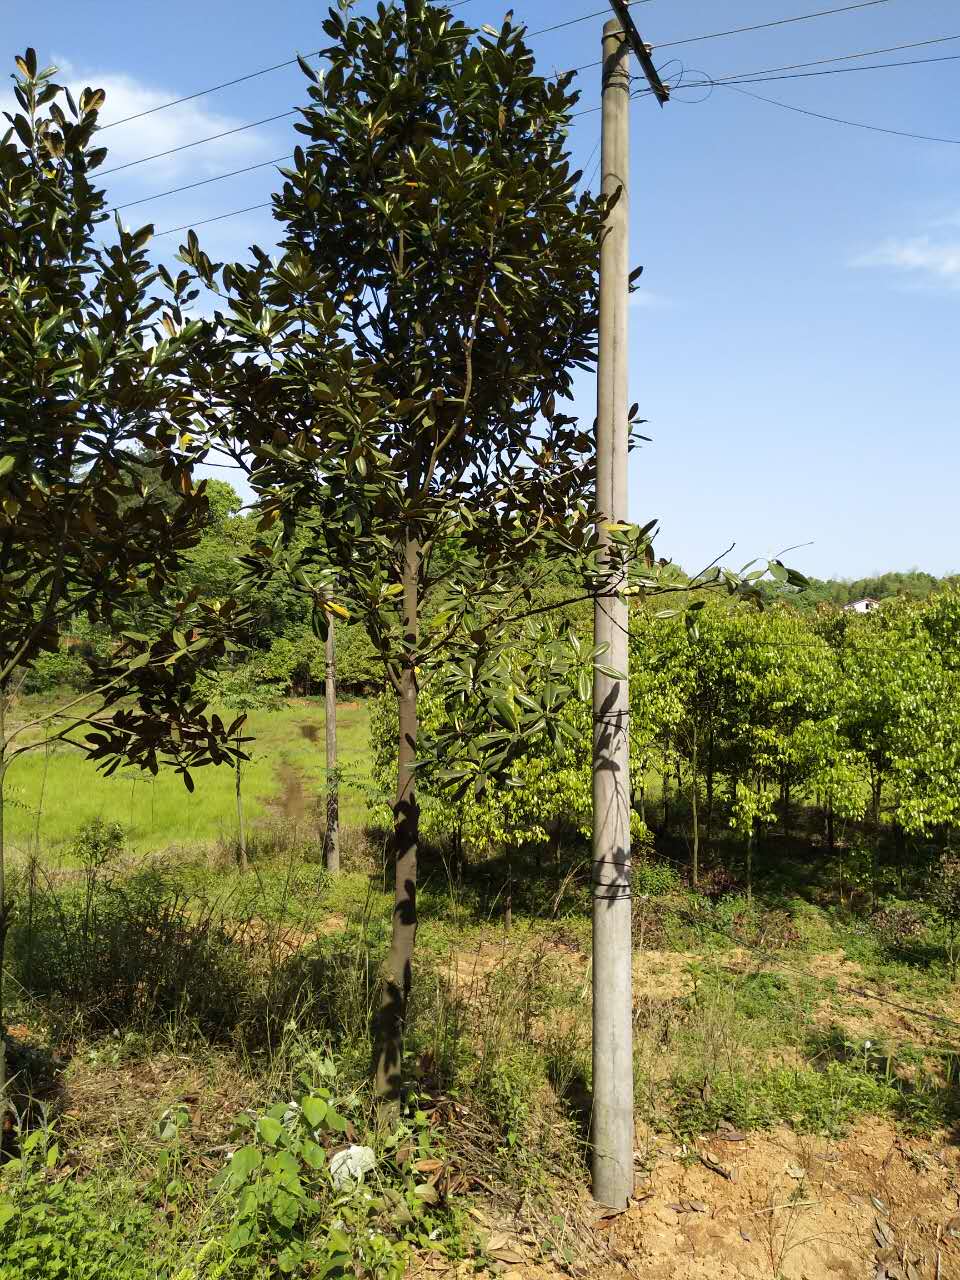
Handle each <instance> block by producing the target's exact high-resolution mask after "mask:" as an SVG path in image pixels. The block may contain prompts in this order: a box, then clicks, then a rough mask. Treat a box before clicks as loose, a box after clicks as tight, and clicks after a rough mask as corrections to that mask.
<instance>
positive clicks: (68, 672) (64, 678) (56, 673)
mask: <svg viewBox="0 0 960 1280" xmlns="http://www.w3.org/2000/svg"><path fill="white" fill-rule="evenodd" d="M89 674H90V673H89V670H88V668H87V665H86V663H85V662H84V661H83V659H82V658H81V657H80V655H79V654H76V653H71V652H70V651H69V650H68V649H57V650H56V651H55V652H54V653H41V654H39V655H38V657H37V659H36V661H35V662H34V663H33V664H32V666H31V667H30V669H29V671H28V672H27V676H26V679H25V680H24V683H23V688H24V692H25V693H49V692H51V691H52V690H54V689H82V688H83V687H84V686H85V684H86V683H87V679H88V677H89Z"/></svg>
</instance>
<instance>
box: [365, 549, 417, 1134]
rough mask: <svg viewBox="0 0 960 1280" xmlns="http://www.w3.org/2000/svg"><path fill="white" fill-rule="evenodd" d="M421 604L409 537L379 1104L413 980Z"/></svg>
mask: <svg viewBox="0 0 960 1280" xmlns="http://www.w3.org/2000/svg"><path fill="white" fill-rule="evenodd" d="M419 607H420V546H419V543H418V542H417V541H416V540H415V539H414V538H411V537H408V538H407V542H406V546H405V548H404V566H403V626H404V656H403V663H402V667H401V670H400V674H399V684H400V688H399V690H398V694H397V728H398V738H399V741H398V751H397V801H396V804H395V805H394V809H393V846H394V858H395V865H396V885H395V891H394V906H393V935H392V938H391V942H390V952H389V954H388V956H387V960H386V964H385V965H384V972H383V991H382V993H381V998H380V1011H379V1014H378V1017H377V1024H376V1027H375V1029H374V1052H375V1055H376V1057H375V1062H376V1092H377V1097H378V1098H379V1099H380V1100H381V1105H385V1106H386V1107H387V1108H388V1109H390V1110H393V1109H395V1108H396V1107H397V1106H399V1102H400V1088H401V1083H402V1064H403V1030H404V1023H405V1021H406V1014H407V1001H408V999H409V996H410V987H411V983H412V979H413V953H414V944H415V941H416V937H417V845H418V841H419V835H420V812H419V808H418V806H417V793H416V786H415V778H414V765H415V764H416V759H417V668H416V660H417V653H416V649H417V639H418V632H419Z"/></svg>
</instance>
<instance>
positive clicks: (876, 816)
mask: <svg viewBox="0 0 960 1280" xmlns="http://www.w3.org/2000/svg"><path fill="white" fill-rule="evenodd" d="M870 790H871V792H872V794H873V805H872V808H873V825H874V826H875V827H876V828H877V829H878V830H879V829H880V800H881V797H882V795H883V777H882V775H881V774H880V773H877V774H875V775H874V776H873V777H871V779H870Z"/></svg>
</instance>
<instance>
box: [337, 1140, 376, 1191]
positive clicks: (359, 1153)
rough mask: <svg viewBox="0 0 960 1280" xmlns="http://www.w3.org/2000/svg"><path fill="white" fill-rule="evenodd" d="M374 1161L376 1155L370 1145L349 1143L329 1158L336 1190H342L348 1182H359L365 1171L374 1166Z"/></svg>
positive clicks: (367, 1171)
mask: <svg viewBox="0 0 960 1280" xmlns="http://www.w3.org/2000/svg"><path fill="white" fill-rule="evenodd" d="M376 1163H377V1157H376V1156H375V1155H374V1154H373V1151H372V1150H371V1148H370V1147H358V1146H357V1145H356V1144H355V1143H351V1144H350V1146H349V1147H345V1148H344V1149H343V1151H338V1152H337V1154H336V1155H335V1156H333V1157H332V1159H331V1160H330V1177H331V1178H332V1179H333V1185H334V1186H335V1187H336V1189H337V1190H338V1191H342V1190H343V1188H344V1187H346V1186H347V1185H348V1184H349V1183H350V1182H359V1181H360V1179H361V1178H362V1177H363V1175H364V1174H365V1173H369V1172H370V1170H371V1169H373V1168H375V1166H376Z"/></svg>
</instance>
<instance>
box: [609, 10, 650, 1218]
mask: <svg viewBox="0 0 960 1280" xmlns="http://www.w3.org/2000/svg"><path fill="white" fill-rule="evenodd" d="M611 4H612V6H613V10H614V13H615V14H616V17H615V18H613V19H611V21H609V22H607V24H606V25H605V26H604V29H603V71H602V75H603V107H602V111H603V115H602V135H601V153H600V165H601V174H602V192H603V195H605V196H612V195H614V194H615V193H616V192H617V191H618V190H619V192H620V197H619V199H618V201H617V203H616V204H615V205H614V206H613V208H612V209H611V210H610V213H609V214H608V216H607V222H606V232H605V235H604V238H603V242H602V245H601V249H600V331H599V359H598V365H597V513H598V515H599V516H600V518H601V520H602V521H606V522H609V523H614V524H619V523H625V522H626V521H627V520H628V519H629V502H628V494H627V443H628V437H629V424H628V421H627V413H628V403H629V385H628V384H629V363H628V349H627V300H628V293H629V275H630V260H629V211H630V209H629V200H628V187H629V168H630V136H629V125H630V49H631V48H633V50H634V52H635V53H636V54H637V56H638V58H639V60H640V63H641V66H642V67H643V70H644V72H645V73H646V75H647V79H648V81H649V83H650V87H651V89H653V91H654V93H656V95H657V97H658V99H659V100H660V102H661V103H662V102H665V101H666V98H667V90H666V88H665V87H664V85H662V84H661V82H660V79H659V76H658V75H657V73H656V70H655V69H654V67H653V64H652V62H651V60H650V52H649V50H648V49H647V47H646V46H645V45H644V44H643V42H642V41H641V40H640V37H639V34H638V32H637V29H636V27H635V26H634V24H633V21H632V19H631V18H630V14H629V11H628V9H627V6H626V4H625V3H623V0H611ZM610 559H611V561H614V560H615V555H612V556H611V557H610ZM622 585H623V584H622V581H621V580H620V579H619V578H618V575H617V574H616V573H613V575H612V579H611V580H610V581H609V582H608V584H607V585H606V587H605V590H604V594H603V595H601V596H598V598H597V601H596V604H595V607H594V637H595V642H596V644H597V646H598V647H599V646H602V649H603V652H602V653H601V655H600V659H599V663H600V664H602V665H603V666H604V667H606V668H609V669H611V670H612V671H614V672H616V673H617V674H616V675H613V676H611V675H606V674H604V672H603V671H601V670H600V669H599V666H595V667H594V673H593V717H594V728H593V735H594V737H593V876H592V883H593V1134H592V1138H593V1195H594V1199H596V1200H598V1201H599V1202H600V1203H601V1204H604V1205H609V1206H611V1207H613V1208H625V1207H626V1204H627V1201H628V1200H629V1199H630V1197H631V1195H632V1194H633V1148H634V1120H633V970H632V962H633V947H632V937H631V925H632V921H631V906H632V904H631V892H630V729H629V724H630V685H629V679H628V666H629V642H628V627H629V616H628V611H627V602H626V599H625V598H624V597H623V595H622V594H621V590H620V588H621V587H622Z"/></svg>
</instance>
